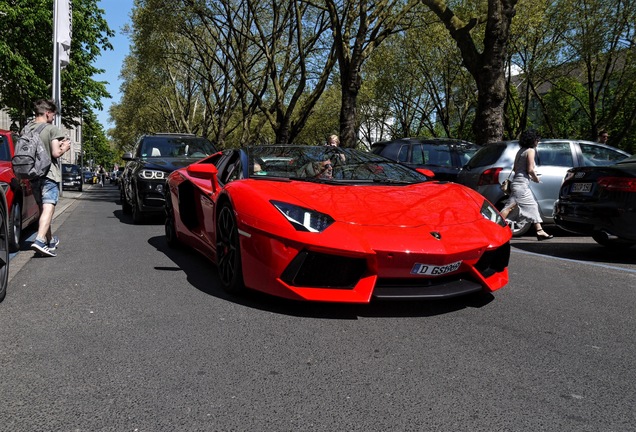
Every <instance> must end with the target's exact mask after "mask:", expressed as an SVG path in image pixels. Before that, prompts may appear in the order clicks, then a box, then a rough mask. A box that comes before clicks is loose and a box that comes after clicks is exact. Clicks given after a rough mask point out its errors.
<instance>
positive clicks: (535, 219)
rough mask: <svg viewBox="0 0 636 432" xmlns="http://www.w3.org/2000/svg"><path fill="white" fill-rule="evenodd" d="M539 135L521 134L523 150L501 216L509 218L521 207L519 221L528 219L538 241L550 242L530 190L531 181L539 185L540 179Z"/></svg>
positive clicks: (516, 162)
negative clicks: (516, 208) (537, 154)
mask: <svg viewBox="0 0 636 432" xmlns="http://www.w3.org/2000/svg"><path fill="white" fill-rule="evenodd" d="M539 138H540V136H539V134H538V133H537V132H536V131H535V130H532V129H530V130H527V131H524V132H523V133H522V134H521V137H520V138H519V145H520V146H521V148H520V149H519V151H518V152H517V155H516V156H515V162H514V165H513V167H512V170H513V171H514V173H515V175H514V177H513V178H512V183H511V189H512V192H511V194H510V198H509V199H508V201H507V202H506V206H505V207H504V209H503V210H502V211H501V216H503V217H504V219H505V218H507V217H508V214H509V213H510V211H511V210H512V209H513V208H515V206H518V207H519V219H526V220H528V221H529V222H531V223H532V224H534V228H535V229H536V231H537V240H539V241H541V240H549V239H551V238H552V237H554V236H552V235H550V234H548V233H546V232H545V231H544V230H543V227H542V226H541V222H543V220H542V219H541V214H540V213H539V204H538V203H537V201H536V200H535V199H534V195H533V194H532V191H531V190H530V180H532V181H533V182H535V183H539V177H538V176H537V173H536V171H535V164H534V156H535V154H536V150H535V149H536V147H537V144H539Z"/></svg>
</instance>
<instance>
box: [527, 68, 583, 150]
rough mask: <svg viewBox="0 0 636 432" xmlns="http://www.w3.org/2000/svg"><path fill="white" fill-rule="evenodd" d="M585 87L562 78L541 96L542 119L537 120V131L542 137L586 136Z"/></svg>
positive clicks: (569, 78)
mask: <svg viewBox="0 0 636 432" xmlns="http://www.w3.org/2000/svg"><path fill="white" fill-rule="evenodd" d="M585 94H586V93H585V87H584V86H583V85H582V84H581V83H580V82H579V81H577V80H576V79H574V78H571V77H563V78H560V79H558V80H557V81H556V82H555V83H554V86H553V87H552V88H551V89H550V90H549V91H548V92H547V93H546V94H545V95H544V96H543V104H544V105H543V110H544V113H543V115H544V117H545V118H547V119H549V124H546V121H541V120H540V119H538V125H537V126H538V127H539V130H540V132H541V134H542V136H544V137H553V138H580V137H585V136H586V135H587V122H586V121H585V115H584V107H583V106H581V101H584V100H585Z"/></svg>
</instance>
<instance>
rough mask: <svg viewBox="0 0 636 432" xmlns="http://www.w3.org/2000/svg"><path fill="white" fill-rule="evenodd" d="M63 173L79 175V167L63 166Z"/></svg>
mask: <svg viewBox="0 0 636 432" xmlns="http://www.w3.org/2000/svg"><path fill="white" fill-rule="evenodd" d="M62 172H64V173H71V174H79V167H78V166H77V165H69V164H62Z"/></svg>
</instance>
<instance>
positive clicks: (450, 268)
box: [411, 261, 462, 276]
mask: <svg viewBox="0 0 636 432" xmlns="http://www.w3.org/2000/svg"><path fill="white" fill-rule="evenodd" d="M461 265H462V262H461V261H457V262H454V263H451V264H446V265H443V266H437V265H431V264H420V263H415V265H414V266H413V268H412V269H411V274H416V275H427V276H441V275H445V274H447V273H452V272H454V271H457V269H459V267H460V266H461Z"/></svg>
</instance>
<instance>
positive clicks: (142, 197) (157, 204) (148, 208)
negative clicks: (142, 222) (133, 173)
mask: <svg viewBox="0 0 636 432" xmlns="http://www.w3.org/2000/svg"><path fill="white" fill-rule="evenodd" d="M165 188H166V181H165V180H137V184H136V189H137V191H136V192H137V203H138V206H139V210H140V211H141V212H143V213H163V212H164V206H165V203H166V199H165V195H164V192H165Z"/></svg>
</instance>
